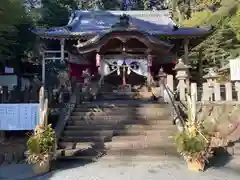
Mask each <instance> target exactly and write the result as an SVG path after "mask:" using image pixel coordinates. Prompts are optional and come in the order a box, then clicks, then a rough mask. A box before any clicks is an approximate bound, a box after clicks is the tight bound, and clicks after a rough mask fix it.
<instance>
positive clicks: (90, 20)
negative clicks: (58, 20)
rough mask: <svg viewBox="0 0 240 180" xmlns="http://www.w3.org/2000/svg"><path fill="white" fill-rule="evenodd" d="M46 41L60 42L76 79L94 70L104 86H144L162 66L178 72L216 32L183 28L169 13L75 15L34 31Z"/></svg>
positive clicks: (75, 13)
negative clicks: (58, 24)
mask: <svg viewBox="0 0 240 180" xmlns="http://www.w3.org/2000/svg"><path fill="white" fill-rule="evenodd" d="M32 32H33V33H35V34H36V35H37V36H39V37H40V38H41V39H42V40H44V39H45V40H46V39H47V40H48V41H49V40H50V41H59V42H60V43H59V44H60V46H59V49H58V50H59V54H60V59H61V60H62V61H65V62H67V64H68V66H69V70H70V71H69V73H70V74H69V75H70V78H73V77H74V78H76V79H77V80H79V81H81V80H82V72H83V70H85V69H89V70H90V72H91V73H92V74H96V73H97V74H99V75H100V76H101V77H102V79H104V82H105V81H107V82H108V83H117V84H120V83H124V84H125V83H127V84H138V83H142V82H143V81H144V80H146V79H149V78H150V79H151V78H152V79H154V76H155V75H156V74H157V72H158V70H159V68H160V67H163V69H164V71H165V72H166V73H168V74H171V73H173V68H174V66H175V62H176V61H177V59H179V58H183V60H184V62H185V63H186V64H188V52H189V50H191V49H192V48H194V47H195V46H197V45H198V44H199V43H200V42H201V41H202V40H203V39H204V38H205V37H207V36H208V35H209V34H210V33H211V32H212V29H211V28H197V27H179V26H177V25H176V24H175V23H174V22H173V20H172V19H171V15H170V12H169V11H168V10H160V11H95V10H94V11H81V10H77V11H74V12H73V13H72V14H71V16H70V18H69V22H68V24H67V25H65V26H62V27H51V28H39V27H37V28H34V29H33V30H32Z"/></svg>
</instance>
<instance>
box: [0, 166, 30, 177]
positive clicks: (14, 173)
mask: <svg viewBox="0 0 240 180" xmlns="http://www.w3.org/2000/svg"><path fill="white" fill-rule="evenodd" d="M33 176H34V173H33V171H32V166H31V165H29V164H10V165H2V166H0V180H25V179H28V178H29V177H33Z"/></svg>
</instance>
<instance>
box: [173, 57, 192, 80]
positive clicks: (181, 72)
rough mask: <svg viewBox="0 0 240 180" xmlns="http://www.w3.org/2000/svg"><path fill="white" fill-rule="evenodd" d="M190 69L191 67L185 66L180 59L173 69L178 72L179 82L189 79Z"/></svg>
mask: <svg viewBox="0 0 240 180" xmlns="http://www.w3.org/2000/svg"><path fill="white" fill-rule="evenodd" d="M189 68H190V66H188V65H185V64H184V62H183V60H182V59H179V60H178V63H177V64H176V66H175V68H174V69H173V70H174V71H176V78H177V79H178V80H180V79H183V80H186V79H187V78H188V71H189Z"/></svg>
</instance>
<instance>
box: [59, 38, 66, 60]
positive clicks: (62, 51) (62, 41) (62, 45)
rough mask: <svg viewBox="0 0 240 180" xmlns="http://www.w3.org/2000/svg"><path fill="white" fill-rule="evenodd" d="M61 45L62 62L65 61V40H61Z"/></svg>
mask: <svg viewBox="0 0 240 180" xmlns="http://www.w3.org/2000/svg"><path fill="white" fill-rule="evenodd" d="M60 45H61V62H63V61H64V53H65V52H64V45H65V39H61V40H60Z"/></svg>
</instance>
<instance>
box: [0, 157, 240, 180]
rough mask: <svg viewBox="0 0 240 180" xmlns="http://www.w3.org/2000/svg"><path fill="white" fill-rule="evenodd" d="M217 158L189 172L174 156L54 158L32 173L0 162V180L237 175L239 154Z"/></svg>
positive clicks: (231, 178)
mask: <svg viewBox="0 0 240 180" xmlns="http://www.w3.org/2000/svg"><path fill="white" fill-rule="evenodd" d="M219 159H220V161H219V162H220V163H215V167H211V168H209V169H207V170H206V171H205V172H200V173H196V172H191V171H189V170H188V169H187V166H186V164H185V162H184V161H183V160H182V159H179V158H177V157H174V158H173V157H164V158H159V157H158V158H153V157H152V158H150V157H135V158H130V157H120V158H119V159H116V157H103V158H102V159H100V160H99V161H98V162H95V163H87V162H86V163H83V162H80V161H77V160H74V161H73V160H72V161H71V160H65V161H58V162H57V163H56V164H55V167H54V169H55V170H53V171H52V172H50V173H48V174H46V175H44V176H41V177H33V172H32V168H31V165H28V164H16V165H5V166H0V180H113V179H114V180H148V179H151V180H160V179H163V180H181V179H184V180H195V179H197V180H225V179H226V180H237V179H239V178H240V158H237V157H235V158H234V159H233V160H231V161H228V160H225V164H223V161H224V160H221V158H218V160H219Z"/></svg>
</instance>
